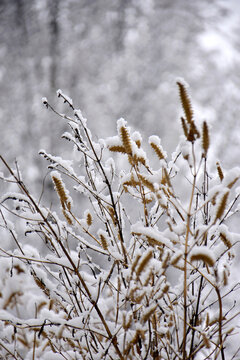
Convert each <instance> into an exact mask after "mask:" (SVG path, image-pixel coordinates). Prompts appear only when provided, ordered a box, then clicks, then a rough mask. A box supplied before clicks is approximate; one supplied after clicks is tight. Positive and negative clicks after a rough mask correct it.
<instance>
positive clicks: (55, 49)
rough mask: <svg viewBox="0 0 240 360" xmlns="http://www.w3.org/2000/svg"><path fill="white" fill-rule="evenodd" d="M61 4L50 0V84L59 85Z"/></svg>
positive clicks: (53, 87)
mask: <svg viewBox="0 0 240 360" xmlns="http://www.w3.org/2000/svg"><path fill="white" fill-rule="evenodd" d="M59 4H60V0H51V1H49V5H48V6H49V30H50V31H49V32H50V58H51V68H50V86H51V88H52V89H53V90H56V87H57V76H58V61H59V35H60V34H59Z"/></svg>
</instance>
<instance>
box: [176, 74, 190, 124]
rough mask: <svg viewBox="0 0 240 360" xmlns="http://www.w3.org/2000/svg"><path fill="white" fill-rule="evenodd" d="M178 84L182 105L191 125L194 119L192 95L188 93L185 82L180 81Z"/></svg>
mask: <svg viewBox="0 0 240 360" xmlns="http://www.w3.org/2000/svg"><path fill="white" fill-rule="evenodd" d="M177 85H178V89H179V95H180V99H181V103H182V107H183V110H184V113H185V116H186V119H187V122H188V123H189V124H190V125H191V123H192V121H193V110H192V103H191V100H190V97H189V95H188V92H187V89H186V86H185V84H183V83H182V82H180V81H178V82H177Z"/></svg>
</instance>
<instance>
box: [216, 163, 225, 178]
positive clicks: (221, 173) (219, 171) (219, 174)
mask: <svg viewBox="0 0 240 360" xmlns="http://www.w3.org/2000/svg"><path fill="white" fill-rule="evenodd" d="M216 165H217V172H218V176H219V179H220V181H223V179H224V175H223V171H222V168H221V165H220V163H219V162H218V161H217V162H216Z"/></svg>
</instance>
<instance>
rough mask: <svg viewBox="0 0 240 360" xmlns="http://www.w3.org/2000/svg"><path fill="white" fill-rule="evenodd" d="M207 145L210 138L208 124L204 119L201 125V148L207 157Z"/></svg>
mask: <svg viewBox="0 0 240 360" xmlns="http://www.w3.org/2000/svg"><path fill="white" fill-rule="evenodd" d="M209 145H210V139H209V131H208V125H207V123H206V121H204V122H203V126H202V148H203V156H204V157H205V158H206V157H207V153H208V149H209Z"/></svg>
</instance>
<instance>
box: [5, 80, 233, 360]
mask: <svg viewBox="0 0 240 360" xmlns="http://www.w3.org/2000/svg"><path fill="white" fill-rule="evenodd" d="M177 85H178V87H179V92H180V99H181V103H182V107H183V116H182V118H181V124H182V128H183V135H182V137H181V139H180V141H179V144H178V145H177V147H176V151H175V152H174V154H173V155H172V157H171V158H170V159H169V158H168V155H167V153H166V152H165V151H164V150H163V148H162V145H161V140H160V138H159V137H158V136H157V135H153V136H151V137H150V138H149V141H148V144H149V149H143V148H142V136H141V135H140V134H139V133H138V132H133V133H131V129H130V128H129V127H128V125H127V122H126V121H125V120H123V119H120V120H118V122H117V135H115V136H113V137H111V138H108V139H105V140H99V142H95V141H93V138H92V135H91V132H90V130H89V128H88V124H87V120H86V119H85V118H83V116H82V113H81V111H80V110H76V109H75V107H74V105H73V102H72V100H71V99H70V98H69V97H68V96H66V95H65V94H64V93H63V92H62V91H60V90H58V92H57V96H58V97H59V98H61V99H62V100H63V101H64V103H66V104H67V106H68V107H69V110H70V112H72V116H71V115H65V114H60V113H58V111H57V110H56V109H54V108H53V107H52V106H51V104H49V102H48V100H47V99H46V98H44V99H43V104H44V105H45V106H46V107H47V108H48V109H51V110H53V111H54V113H55V114H57V115H58V116H60V117H61V118H63V119H64V120H65V121H68V123H69V127H70V131H71V133H66V132H65V133H64V136H63V138H64V139H66V140H68V141H69V142H70V143H72V144H73V146H74V155H73V158H72V159H62V157H61V156H53V155H51V154H48V153H47V152H46V151H44V150H41V151H40V155H42V156H43V157H45V158H46V159H47V161H48V162H49V169H50V170H52V172H51V179H52V182H53V185H54V189H55V191H56V196H58V197H59V207H58V208H57V209H51V207H47V206H46V205H44V204H41V203H39V202H38V201H37V200H35V197H33V196H32V195H31V194H30V193H29V191H28V189H27V188H26V186H25V185H24V181H23V179H22V177H21V174H20V172H19V171H18V169H16V170H13V169H12V168H11V167H10V166H9V165H8V164H7V162H6V161H5V160H4V158H3V157H2V156H1V160H2V163H3V165H4V170H3V172H1V173H0V174H1V178H2V180H5V181H6V182H8V183H10V184H11V188H12V187H13V184H15V185H17V186H18V188H19V193H18V192H17V191H16V189H14V192H11V191H9V192H7V193H6V194H5V195H3V196H1V207H0V216H1V227H2V228H4V231H3V232H2V234H3V235H4V236H5V237H6V236H7V233H8V234H9V238H11V243H14V244H15V245H14V247H8V246H7V245H6V244H7V241H6V240H4V241H3V242H2V243H1V245H0V256H1V257H0V262H1V266H0V283H1V286H0V320H1V323H0V356H1V358H5V359H46V360H47V359H99V360H100V359H166V360H173V359H181V360H187V359H191V360H193V359H195V360H203V359H221V360H224V359H234V358H235V359H236V358H237V357H239V355H240V351H239V349H238V345H236V342H235V341H234V339H235V338H236V336H239V327H238V325H237V321H239V311H240V306H239V302H238V300H236V299H238V298H239V283H238V282H237V281H236V278H237V277H236V274H234V273H233V274H232V272H231V271H232V269H233V268H234V266H235V264H234V248H235V247H236V244H237V243H238V242H239V238H240V236H239V234H234V233H233V232H232V231H231V228H230V224H231V222H230V220H231V219H233V218H234V215H235V214H236V213H237V211H238V209H239V205H238V200H239V190H240V188H239V187H238V188H237V187H236V183H237V180H238V179H239V177H240V170H239V169H237V168H235V169H234V171H229V172H228V174H224V172H223V170H222V169H221V165H220V163H219V162H217V164H216V165H215V164H212V163H211V164H209V162H208V155H209V152H210V151H211V147H210V140H211V137H210V134H209V129H208V125H207V122H205V121H203V123H202V127H201V128H200V127H199V126H197V125H196V123H195V119H194V112H193V109H192V106H191V99H190V97H189V95H188V93H187V86H186V84H185V83H184V82H183V81H182V80H178V82H177ZM198 123H199V122H198ZM76 154H78V155H76ZM213 165H214V166H213ZM5 172H8V174H5V175H4V173H5ZM83 197H85V200H84V199H83ZM86 203H87V204H88V205H87V206H86ZM13 215H14V216H15V221H13ZM18 221H20V223H21V226H17V224H18ZM21 229H22V233H21ZM39 242H41V243H42V247H40V246H38V244H39ZM3 245H4V246H3ZM39 249H42V250H41V251H40V250H39Z"/></svg>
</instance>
